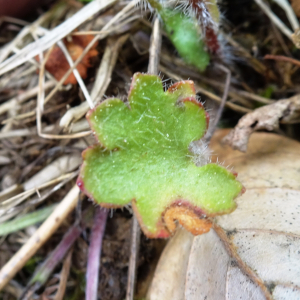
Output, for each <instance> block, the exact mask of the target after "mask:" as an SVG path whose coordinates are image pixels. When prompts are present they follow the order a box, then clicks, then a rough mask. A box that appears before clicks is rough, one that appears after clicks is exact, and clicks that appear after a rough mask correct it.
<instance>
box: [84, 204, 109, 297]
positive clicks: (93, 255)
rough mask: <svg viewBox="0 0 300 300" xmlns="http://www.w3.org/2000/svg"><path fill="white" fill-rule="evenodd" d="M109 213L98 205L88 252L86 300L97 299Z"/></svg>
mask: <svg viewBox="0 0 300 300" xmlns="http://www.w3.org/2000/svg"><path fill="white" fill-rule="evenodd" d="M107 215H108V210H107V209H104V208H101V207H100V206H97V207H96V213H95V217H94V224H93V228H92V233H91V242H90V247H89V253H88V263H87V274H86V294H85V299H86V300H97V294H98V282H99V267H100V257H101V250H102V241H103V236H104V230H105V226H106V220H107Z"/></svg>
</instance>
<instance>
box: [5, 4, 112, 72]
mask: <svg viewBox="0 0 300 300" xmlns="http://www.w3.org/2000/svg"><path fill="white" fill-rule="evenodd" d="M114 2H116V0H95V1H92V2H90V3H89V4H87V5H85V6H84V7H83V8H82V9H81V10H80V11H78V12H77V13H76V14H75V15H73V16H72V17H71V18H68V19H67V20H66V21H65V22H64V23H62V24H60V25H59V26H57V27H55V28H54V29H53V30H51V31H50V32H49V33H48V34H46V35H45V36H43V37H42V38H41V39H39V40H38V41H36V42H33V43H31V44H29V45H27V46H26V47H24V48H23V49H22V50H21V51H20V53H17V54H15V55H14V56H12V57H10V58H8V59H7V60H6V61H4V62H3V63H2V64H0V75H2V74H4V73H6V72H8V71H10V70H12V69H14V68H16V67H18V66H19V65H21V64H23V63H25V62H26V61H27V60H29V59H31V58H33V57H35V56H36V55H38V54H39V53H41V52H43V51H45V50H47V49H49V48H50V47H51V46H53V45H54V44H55V43H57V42H58V41H60V40H61V39H63V38H64V37H65V36H66V35H68V34H69V33H70V32H72V31H73V30H75V29H76V28H77V27H78V26H79V25H81V24H82V23H83V22H85V21H86V20H87V19H89V18H90V17H92V16H93V15H95V14H96V13H98V12H99V11H101V10H103V9H105V8H107V7H108V6H110V5H112V4H113V3H114ZM88 50H90V49H88ZM88 50H87V51H88ZM85 54H86V53H85ZM85 54H84V55H85Z"/></svg>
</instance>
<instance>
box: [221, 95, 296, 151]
mask: <svg viewBox="0 0 300 300" xmlns="http://www.w3.org/2000/svg"><path fill="white" fill-rule="evenodd" d="M299 116H300V95H296V96H293V97H291V98H289V99H284V100H279V101H277V102H275V103H273V104H270V105H266V106H263V107H261V108H258V109H256V110H255V111H253V112H251V113H248V114H247V115H245V116H244V117H242V118H241V119H240V121H239V122H238V124H237V125H236V126H235V128H234V129H233V130H231V131H230V132H229V134H228V135H227V136H226V137H225V138H224V139H223V141H224V142H225V143H226V144H229V145H230V146H231V147H233V148H234V149H238V150H240V151H243V152H246V150H247V144H248V140H249V137H250V135H251V134H252V133H253V132H254V131H257V130H263V129H265V130H269V131H272V130H276V129H278V128H279V123H280V122H281V123H296V122H299Z"/></svg>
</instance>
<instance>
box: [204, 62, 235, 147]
mask: <svg viewBox="0 0 300 300" xmlns="http://www.w3.org/2000/svg"><path fill="white" fill-rule="evenodd" d="M216 66H217V67H218V68H219V69H221V70H222V71H223V72H225V73H226V81H225V88H224V92H223V96H222V100H221V103H220V106H219V109H218V112H217V115H216V116H215V120H214V123H213V124H212V126H211V127H210V130H209V132H208V133H207V135H206V137H205V139H206V141H209V140H210V139H211V137H212V136H213V134H214V132H215V130H216V128H217V126H218V123H219V121H220V119H221V116H222V113H223V110H224V107H225V104H226V100H227V97H228V92H229V88H230V81H231V72H230V70H229V69H228V68H226V67H225V66H223V65H220V64H217V65H216Z"/></svg>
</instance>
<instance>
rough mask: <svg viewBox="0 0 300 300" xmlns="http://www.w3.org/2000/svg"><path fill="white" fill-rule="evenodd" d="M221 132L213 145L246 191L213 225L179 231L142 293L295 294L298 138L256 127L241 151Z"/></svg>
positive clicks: (299, 223)
mask: <svg viewBox="0 0 300 300" xmlns="http://www.w3.org/2000/svg"><path fill="white" fill-rule="evenodd" d="M227 133H228V131H227V130H222V131H219V132H217V134H216V135H215V136H214V138H213V140H212V144H211V146H212V149H213V150H214V152H215V154H216V155H217V156H218V157H219V159H220V160H225V161H226V163H230V164H231V165H233V166H234V168H235V170H236V171H238V172H239V177H240V178H241V180H242V181H243V184H245V187H246V189H247V192H246V193H245V194H244V195H243V196H241V197H240V198H238V200H237V203H238V207H237V209H236V210H235V211H234V212H233V213H232V214H230V215H224V216H218V217H217V218H216V219H215V224H214V226H213V228H214V230H210V232H209V233H207V234H203V235H201V236H197V237H192V236H190V235H188V234H187V233H185V232H183V233H182V232H179V233H178V235H177V236H175V237H174V239H173V240H171V241H170V243H169V244H168V245H167V248H166V249H165V250H164V253H163V255H162V257H161V259H160V262H159V264H158V267H157V270H156V273H155V275H154V280H153V282H152V285H151V287H150V289H149V292H148V296H147V299H148V300H156V299H157V300H158V299H159V300H161V299H176V300H181V299H182V300H183V299H185V300H194V299H197V300H204V299H207V300H208V299H209V300H225V299H226V300H236V299H243V300H250V299H252V300H266V299H268V300H270V299H273V300H296V299H300V251H299V249H300V218H299V214H300V205H299V199H300V172H299V170H300V154H299V153H300V144H299V143H298V142H296V141H293V140H290V139H288V138H285V137H282V136H278V135H275V134H271V133H254V134H253V137H252V139H251V142H250V143H249V149H248V152H247V154H241V153H240V152H238V151H235V150H232V149H231V148H229V147H227V148H225V149H224V147H222V145H221V143H220V141H221V139H222V138H223V137H224V135H225V134H227ZM186 251H187V252H188V253H186ZM178 253H181V255H178ZM173 255H174V257H175V256H176V255H177V257H176V265H177V266H180V268H179V269H177V270H174V268H176V266H174V267H171V264H172V261H173V258H172V257H169V256H173ZM187 256H188V258H187ZM168 262H169V263H168ZM175 271H176V272H178V274H177V275H176V276H174V274H173V273H174V272H175ZM165 278H171V280H165Z"/></svg>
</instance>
